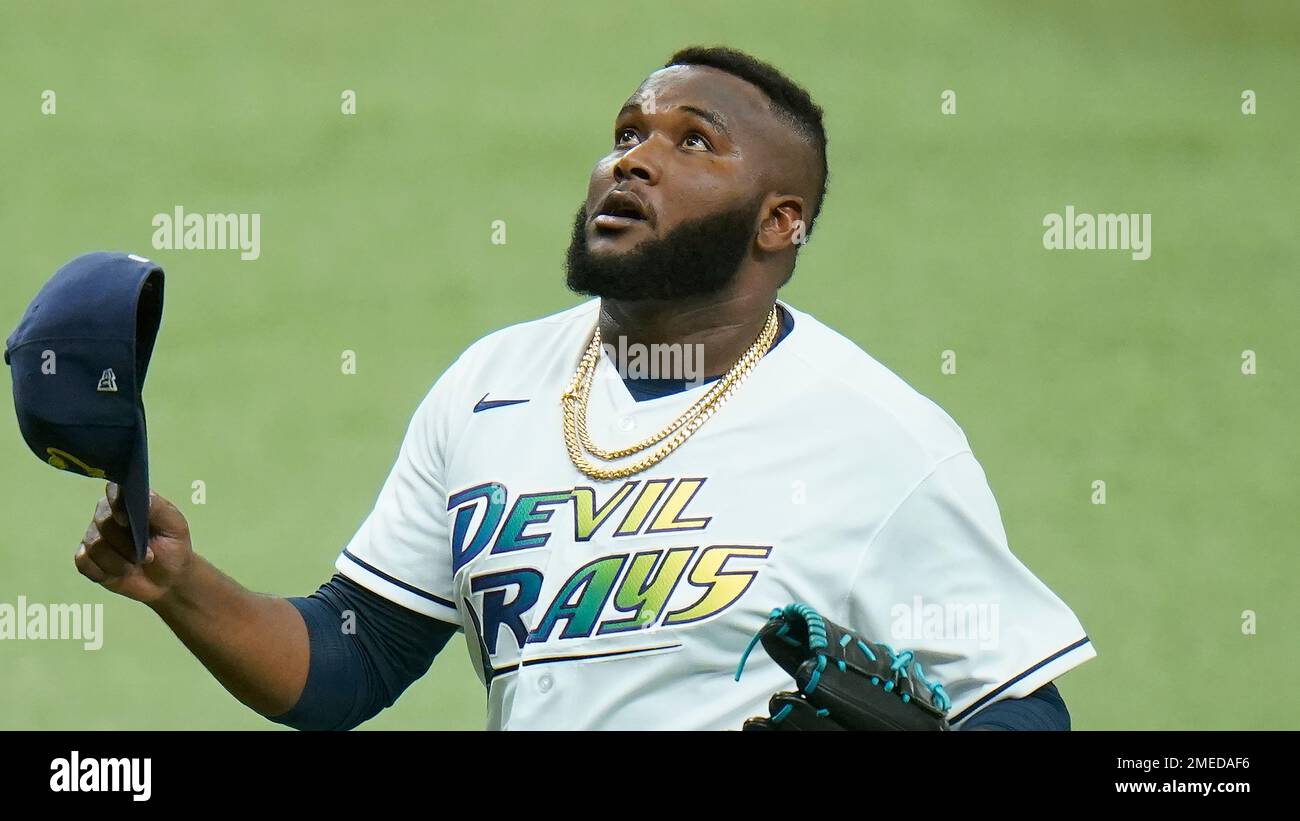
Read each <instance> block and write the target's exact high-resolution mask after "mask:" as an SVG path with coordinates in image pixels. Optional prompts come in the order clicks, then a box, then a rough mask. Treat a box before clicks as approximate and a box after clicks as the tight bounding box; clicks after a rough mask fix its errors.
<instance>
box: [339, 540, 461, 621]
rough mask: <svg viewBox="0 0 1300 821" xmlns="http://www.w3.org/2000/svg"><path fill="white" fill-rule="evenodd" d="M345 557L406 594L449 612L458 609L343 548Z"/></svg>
mask: <svg viewBox="0 0 1300 821" xmlns="http://www.w3.org/2000/svg"><path fill="white" fill-rule="evenodd" d="M343 555H344V556H347V557H348V559H350V560H351V561H353V562H356V564H357V565H358V566H360V567H361V568H362V569H363V570H367V571H369V572H371V573H373V574H375V575H376V576H378V577H379V578H381V579H383V580H384V581H386V582H388V583H389V584H395V585H397V586H398V587H400V588H402V589H403V590H405V591H406V592H408V593H414V594H415V595H417V596H419V597H420V598H423V599H428V600H429V601H431V602H433V603H434V604H441V605H442V606H443V607H446V608H447V609H448V610H455V609H456V605H454V604H452V603H451V602H450V601H448V600H446V599H444V598H442V597H440V596H435V595H433V594H432V593H428V592H425V591H424V590H421V589H420V588H418V587H415V586H413V585H409V584H407V583H406V582H404V581H402V580H401V579H398V578H395V577H393V576H390V575H388V574H387V573H385V572H384V571H382V570H380V569H379V568H377V567H375V566H374V565H372V564H369V563H367V562H364V561H362V560H361V559H359V558H357V557H356V556H354V555H353V554H352V553H351V552H350V551H349V550H348V549H347V548H346V547H345V548H343Z"/></svg>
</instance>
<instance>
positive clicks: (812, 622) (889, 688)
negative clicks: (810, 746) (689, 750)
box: [736, 602, 952, 721]
mask: <svg viewBox="0 0 1300 821" xmlns="http://www.w3.org/2000/svg"><path fill="white" fill-rule="evenodd" d="M781 617H784V618H785V620H786V622H785V624H782V625H781V627H780V629H778V630H777V631H776V635H777V636H778V637H780V638H781V639H782V640H783V641H785V642H787V643H789V644H791V645H794V646H796V647H797V646H798V645H799V642H797V641H795V640H794V639H793V638H791V637H790V636H789V635H788V633H789V632H790V620H791V619H792V618H799V619H802V620H803V622H804V625H805V626H806V627H807V628H808V647H809V649H811V650H812V651H813V652H814V653H815V654H816V655H817V668H816V669H815V670H813V673H812V675H811V676H810V677H809V678H808V683H807V684H806V685H805V686H804V688H803V692H804V695H812V693H813V692H814V691H816V689H817V685H818V684H819V683H820V682H821V677H822V672H823V671H824V670H825V669H826V661H827V659H828V658H830V657H829V656H827V655H826V648H827V647H829V646H830V641H829V639H828V638H827V636H826V622H825V620H823V619H822V617H821V614H820V613H818V612H817V611H816V610H814V609H813V608H812V607H810V606H809V605H806V604H800V603H798V602H796V603H794V604H787V605H786V606H785V607H784V608H781V607H776V608H773V609H772V612H771V613H769V614H768V618H769V619H775V618H781ZM761 636H762V631H761V630H760V631H759V632H758V633H755V634H754V637H753V638H752V639H750V640H749V645H748V646H747V647H746V648H745V652H744V654H743V655H741V657H740V664H739V665H738V666H737V667H736V681H740V674H741V673H742V672H743V671H744V669H745V662H746V661H747V660H748V659H749V654H750V653H751V652H753V650H754V648H755V647H756V646H757V645H758V643H759V641H761ZM852 641H854V638H853V636H851V635H849V634H848V633H845V634H844V635H843V636H841V637H840V647H847V646H848V645H849V643H850V642H852ZM857 644H858V649H859V650H861V651H862V654H863V655H864V656H866V657H867V658H869V659H871V660H872V661H875V660H876V654H875V653H873V652H871V648H870V647H868V646H867V644H866V642H864V641H862V640H861V639H858V640H857ZM881 646H882V647H884V648H885V651H886V652H888V653H889V658H890V662H891V663H890V665H889V670H890V672H892V673H894V674H896V676H901V677H902V678H908V677H909V676H908V668H909V667H910V668H912V674H913V675H915V677H916V680H917V681H919V682H920V683H921V685H922V686H923V687H925V688H926V689H927V690H929V691H930V697H931V699H933V701H934V706H935V707H937V708H939V709H940V710H942V711H943V712H945V713H946V712H948V710H950V709H951V708H952V700H951V699H950V698H948V693H947V692H946V691H944V689H943V685H942V684H940V683H939V682H937V681H934V682H932V681H930V680H929V679H928V678H926V677H925V671H924V670H922V669H921V662H919V661H916V660H915V655H914V654H913V653H912V651H911V650H904V651H902V652H901V653H896V652H894V648H892V647H890V646H889V645H888V644H883V645H881ZM834 661H835V664H836V666H838V667H839V668H840V671H841V672H847V670H848V667H847V665H846V664H845V662H844V659H842V658H840V659H835V660H834ZM871 683H872V685H873V686H876V687H880V686H881V683H880V677H879V676H872V677H871ZM895 686H897V681H896V679H889V680H888V681H886V682H885V683H884V690H885V692H886V693H892V692H893V691H894V688H895ZM911 700H912V697H911V695H909V694H908V693H904V694H903V703H904V704H906V703H907V702H909V701H911ZM789 712H790V706H789V705H786V706H785V707H783V708H782V709H781V711H780V712H779V713H777V715H775V716H773V717H772V720H773V721H780V720H781V719H784V718H785V717H786V715H788V714H789ZM817 713H818V715H824V714H825V711H824V710H818V711H817Z"/></svg>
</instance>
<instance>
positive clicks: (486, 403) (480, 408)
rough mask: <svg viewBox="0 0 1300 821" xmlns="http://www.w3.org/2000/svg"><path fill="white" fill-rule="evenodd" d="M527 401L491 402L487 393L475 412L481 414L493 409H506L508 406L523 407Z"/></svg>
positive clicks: (503, 400)
mask: <svg viewBox="0 0 1300 821" xmlns="http://www.w3.org/2000/svg"><path fill="white" fill-rule="evenodd" d="M527 401H528V400H527V399H493V400H492V401H490V402H489V401H488V395H487V394H486V393H485V394H483V398H482V399H480V400H478V404H477V405H475V406H474V412H475V413H479V412H480V411H485V410H492V409H493V408H504V407H505V406H507V405H522V404H524V403H525V402H527Z"/></svg>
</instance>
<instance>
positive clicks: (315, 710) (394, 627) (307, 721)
mask: <svg viewBox="0 0 1300 821" xmlns="http://www.w3.org/2000/svg"><path fill="white" fill-rule="evenodd" d="M289 601H290V602H291V603H292V604H293V606H294V607H296V608H298V612H299V613H301V614H302V617H303V619H304V620H305V621H306V622H307V632H308V634H309V635H310V637H311V665H310V668H309V670H308V673H307V684H306V685H305V686H304V687H303V691H302V695H301V696H300V697H299V699H298V703H297V704H295V705H294V707H293V709H292V710H290V711H289V712H287V713H285V714H283V715H277V716H273V717H271V720H272V721H275V722H277V723H280V724H285V725H288V726H290V727H293V728H295V729H298V730H350V729H352V728H353V727H355V726H357V725H358V724H360V723H361V722H363V721H365V720H367V719H369V718H371V717H373V716H374V715H375V714H376V713H378V712H379V711H380V710H383V709H384V708H385V707H391V706H392V705H393V702H395V701H397V697H398V696H400V695H401V694H402V693H403V692H405V690H406V688H407V687H409V686H411V684H412V683H413V682H414V681H415V680H416V679H418V678H420V676H423V675H424V674H425V673H426V672H428V670H429V665H430V664H432V663H433V659H434V657H435V656H437V655H438V653H439V651H441V650H442V648H443V647H444V646H445V645H446V644H447V641H448V640H449V639H450V638H451V637H452V636H453V635H455V633H456V631H457V630H458V629H460V628H458V627H457V626H456V625H454V624H448V623H447V622H444V621H439V620H437V619H433V618H430V617H428V616H426V615H424V614H422V613H417V612H415V611H414V610H408V609H406V608H405V607H402V606H401V605H399V604H395V603H393V602H391V601H389V600H388V599H386V598H384V597H383V596H380V595H379V594H378V593H374V592H372V591H370V590H367V589H366V588H364V587H362V586H361V585H359V584H357V583H356V582H354V581H353V580H351V579H349V578H348V577H347V576H344V575H342V574H335V576H334V578H332V579H330V580H329V581H328V582H326V583H325V584H323V585H321V586H320V589H319V590H317V591H316V592H315V593H313V594H311V595H310V596H308V597H306V598H293V599H289Z"/></svg>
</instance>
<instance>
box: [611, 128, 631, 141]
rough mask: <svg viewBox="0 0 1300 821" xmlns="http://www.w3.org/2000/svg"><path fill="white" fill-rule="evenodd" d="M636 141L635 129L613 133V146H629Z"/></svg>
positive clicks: (623, 129)
mask: <svg viewBox="0 0 1300 821" xmlns="http://www.w3.org/2000/svg"><path fill="white" fill-rule="evenodd" d="M636 141H637V134H636V129H635V128H620V129H619V130H618V131H616V132H615V133H614V145H631V144H632V143H634V142H636Z"/></svg>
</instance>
